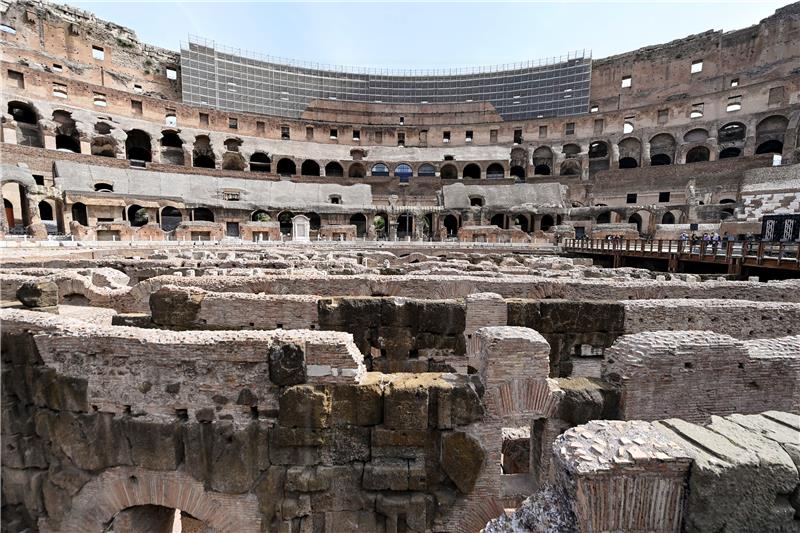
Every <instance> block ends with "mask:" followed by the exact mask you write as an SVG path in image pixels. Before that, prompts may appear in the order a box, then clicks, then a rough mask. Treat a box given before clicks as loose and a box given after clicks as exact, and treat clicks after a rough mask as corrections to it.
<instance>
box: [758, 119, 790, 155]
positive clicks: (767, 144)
mask: <svg viewBox="0 0 800 533" xmlns="http://www.w3.org/2000/svg"><path fill="white" fill-rule="evenodd" d="M788 125H789V119H787V118H786V117H784V116H781V115H772V116H769V117H767V118H765V119H764V120H762V121H761V122H759V123H758V125H757V126H756V146H757V148H756V153H757V154H780V153H781V152H782V151H783V142H784V136H785V135H786V128H787V126H788Z"/></svg>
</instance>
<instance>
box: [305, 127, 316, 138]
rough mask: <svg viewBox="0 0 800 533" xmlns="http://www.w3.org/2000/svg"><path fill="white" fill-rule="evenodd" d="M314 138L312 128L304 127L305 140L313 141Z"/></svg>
mask: <svg viewBox="0 0 800 533" xmlns="http://www.w3.org/2000/svg"><path fill="white" fill-rule="evenodd" d="M313 138H314V128H313V127H312V126H306V139H309V140H311V139H313Z"/></svg>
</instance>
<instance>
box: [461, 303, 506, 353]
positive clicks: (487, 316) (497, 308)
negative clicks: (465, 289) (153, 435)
mask: <svg viewBox="0 0 800 533" xmlns="http://www.w3.org/2000/svg"><path fill="white" fill-rule="evenodd" d="M465 303H466V311H465V318H464V337H465V340H466V345H467V355H468V356H469V355H470V354H471V353H472V350H473V349H476V348H475V346H476V345H475V343H476V342H477V340H476V339H475V338H474V337H475V332H476V331H477V330H479V329H480V328H483V327H487V326H505V325H506V324H508V304H506V301H505V300H504V299H503V297H502V296H500V295H499V294H497V293H494V292H481V293H477V294H470V295H469V296H467V297H466V298H465Z"/></svg>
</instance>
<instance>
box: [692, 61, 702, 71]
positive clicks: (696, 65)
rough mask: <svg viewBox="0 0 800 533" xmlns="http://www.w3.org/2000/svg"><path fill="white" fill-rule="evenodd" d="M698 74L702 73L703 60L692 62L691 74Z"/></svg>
mask: <svg viewBox="0 0 800 533" xmlns="http://www.w3.org/2000/svg"><path fill="white" fill-rule="evenodd" d="M698 72H703V60H702V59H698V60H697V61H692V68H691V73H692V74H697V73H698Z"/></svg>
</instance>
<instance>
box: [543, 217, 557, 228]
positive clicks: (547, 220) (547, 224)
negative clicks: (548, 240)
mask: <svg viewBox="0 0 800 533" xmlns="http://www.w3.org/2000/svg"><path fill="white" fill-rule="evenodd" d="M555 225H556V221H555V219H554V218H553V215H544V216H543V217H542V220H541V222H540V223H539V227H540V228H541V229H542V231H547V230H549V229H550V228H552V227H553V226H555Z"/></svg>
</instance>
